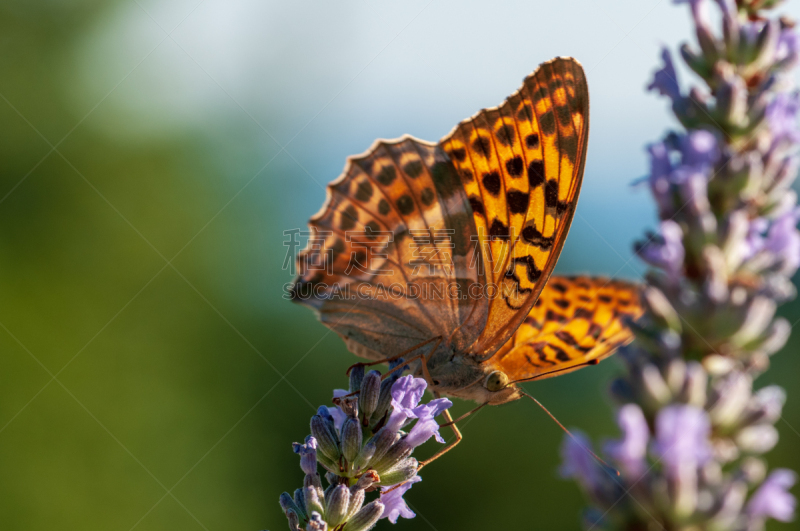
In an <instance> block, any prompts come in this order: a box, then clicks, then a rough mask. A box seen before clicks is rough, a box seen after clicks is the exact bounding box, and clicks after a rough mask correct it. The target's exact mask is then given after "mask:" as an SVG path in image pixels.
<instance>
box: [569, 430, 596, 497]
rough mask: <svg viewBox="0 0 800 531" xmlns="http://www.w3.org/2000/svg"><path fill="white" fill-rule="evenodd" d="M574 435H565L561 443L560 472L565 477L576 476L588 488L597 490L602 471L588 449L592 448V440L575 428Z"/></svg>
mask: <svg viewBox="0 0 800 531" xmlns="http://www.w3.org/2000/svg"><path fill="white" fill-rule="evenodd" d="M572 435H573V437H570V436H569V435H565V436H564V441H563V442H562V443H561V459H562V463H561V467H560V468H559V473H560V474H561V477H563V478H575V479H576V480H577V481H578V482H579V483H580V484H581V485H583V486H584V488H586V489H587V490H590V491H592V490H595V488H596V487H597V486H598V485H600V483H601V479H602V478H601V476H600V474H601V473H602V471H601V470H600V467H599V465H598V464H597V463H596V462H595V461H594V457H592V455H591V454H590V453H589V452H588V451H587V450H591V448H592V442H591V441H590V440H589V439H588V438H587V437H586V436H585V435H584V434H583V433H581V432H580V431H577V430H574V431H573V432H572Z"/></svg>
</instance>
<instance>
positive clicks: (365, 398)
mask: <svg viewBox="0 0 800 531" xmlns="http://www.w3.org/2000/svg"><path fill="white" fill-rule="evenodd" d="M380 392H381V373H379V372H378V371H369V373H368V374H367V375H366V376H365V377H364V379H363V380H362V382H361V392H360V393H359V394H358V409H359V411H360V412H361V413H362V414H363V415H364V418H366V419H369V418H370V416H371V415H372V413H373V412H374V411H375V408H376V407H377V406H378V398H380Z"/></svg>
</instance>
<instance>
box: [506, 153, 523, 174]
mask: <svg viewBox="0 0 800 531" xmlns="http://www.w3.org/2000/svg"><path fill="white" fill-rule="evenodd" d="M524 169H525V163H524V162H522V157H520V156H519V155H517V156H516V157H513V158H510V159H508V160H507V161H506V171H507V172H508V174H509V175H510V176H512V177H519V176H520V175H522V170H524Z"/></svg>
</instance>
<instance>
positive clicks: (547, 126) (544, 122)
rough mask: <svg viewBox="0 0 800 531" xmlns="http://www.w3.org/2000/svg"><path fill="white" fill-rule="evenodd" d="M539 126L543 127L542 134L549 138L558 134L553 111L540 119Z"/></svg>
mask: <svg viewBox="0 0 800 531" xmlns="http://www.w3.org/2000/svg"><path fill="white" fill-rule="evenodd" d="M539 124H540V125H541V126H542V132H543V133H544V134H546V135H547V136H552V135H554V134H555V133H556V119H555V117H553V111H547V112H546V113H544V114H542V116H541V117H540V118H539Z"/></svg>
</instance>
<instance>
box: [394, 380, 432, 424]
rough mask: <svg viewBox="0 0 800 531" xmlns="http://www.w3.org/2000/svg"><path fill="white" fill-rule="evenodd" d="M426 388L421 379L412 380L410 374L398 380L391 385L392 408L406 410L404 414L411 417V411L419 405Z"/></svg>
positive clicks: (426, 385)
mask: <svg viewBox="0 0 800 531" xmlns="http://www.w3.org/2000/svg"><path fill="white" fill-rule="evenodd" d="M426 387H428V384H427V383H426V382H425V380H424V379H423V378H414V377H413V376H411V375H410V374H409V375H407V376H403V377H401V378H398V380H397V381H396V382H395V383H394V385H392V406H394V408H395V409H401V410H408V411H407V412H406V414H407V415H408V416H409V417H410V416H412V415H411V410H412V409H413V408H415V407H417V405H418V404H419V401H420V400H421V399H422V395H423V393H424V392H425V388H426Z"/></svg>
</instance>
